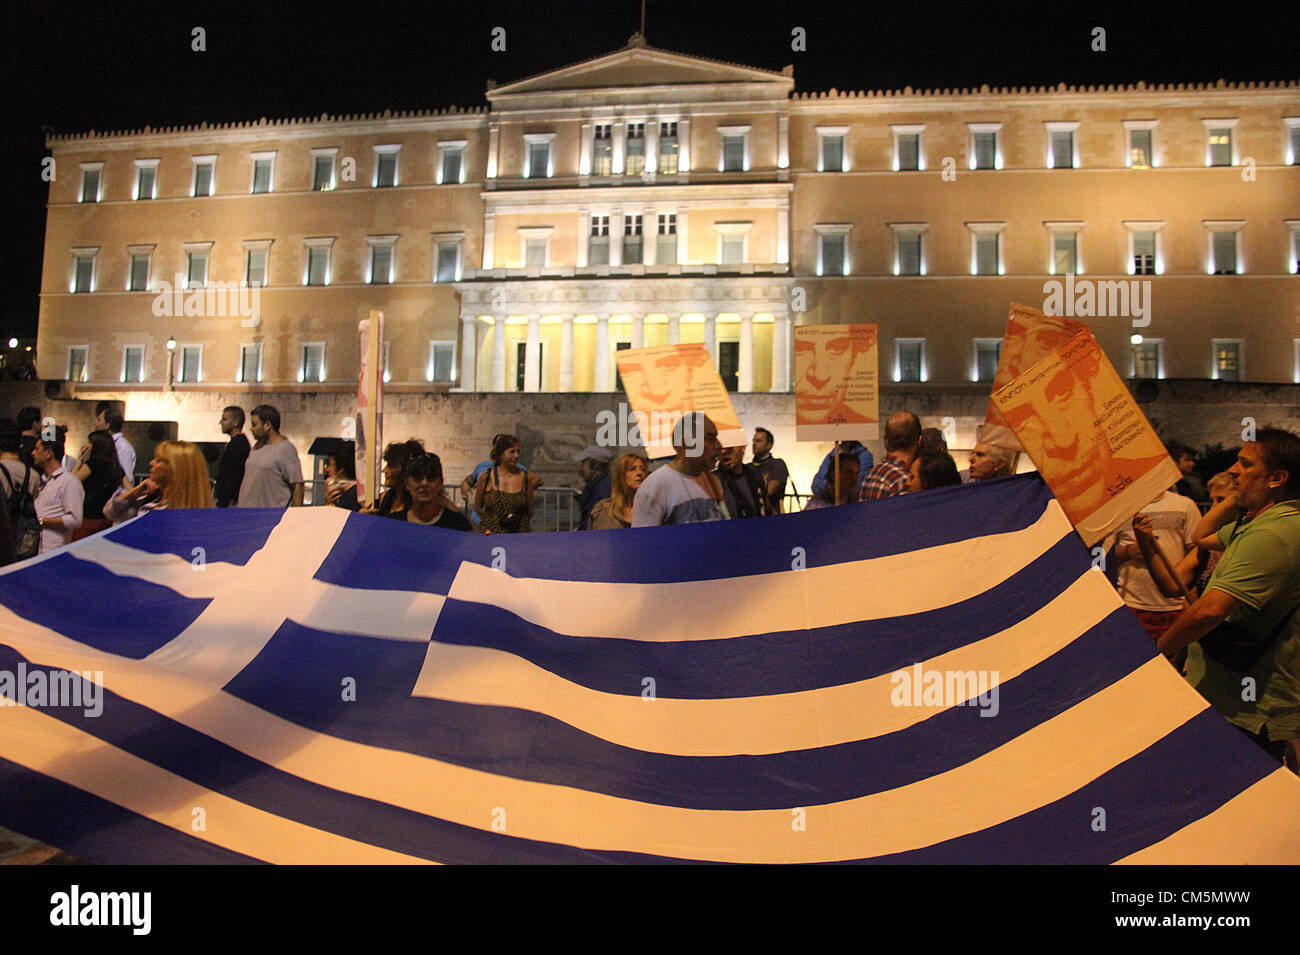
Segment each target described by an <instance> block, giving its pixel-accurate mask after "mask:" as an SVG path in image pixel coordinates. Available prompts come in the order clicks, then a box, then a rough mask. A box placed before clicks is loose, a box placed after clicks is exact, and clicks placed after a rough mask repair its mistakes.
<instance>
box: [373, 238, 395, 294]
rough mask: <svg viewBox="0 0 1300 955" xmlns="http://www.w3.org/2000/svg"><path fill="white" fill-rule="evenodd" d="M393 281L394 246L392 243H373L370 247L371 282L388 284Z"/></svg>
mask: <svg viewBox="0 0 1300 955" xmlns="http://www.w3.org/2000/svg"><path fill="white" fill-rule="evenodd" d="M392 281H393V247H392V245H388V244H384V245H372V246H371V247H370V284H371V285H388V284H389V283H391V282H392Z"/></svg>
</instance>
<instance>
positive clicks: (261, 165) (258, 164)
mask: <svg viewBox="0 0 1300 955" xmlns="http://www.w3.org/2000/svg"><path fill="white" fill-rule="evenodd" d="M274 165H275V159H274V158H273V157H271V156H263V157H261V158H254V159H253V188H252V190H251V191H252V193H253V194H254V195H261V194H263V193H267V192H270V191H271V172H272V169H273V167H274Z"/></svg>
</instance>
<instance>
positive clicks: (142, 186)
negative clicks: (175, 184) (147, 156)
mask: <svg viewBox="0 0 1300 955" xmlns="http://www.w3.org/2000/svg"><path fill="white" fill-rule="evenodd" d="M157 182H158V164H157V163H156V162H151V163H149V164H148V165H137V166H136V167H135V197H136V198H137V199H152V198H153V197H154V189H155V186H156V185H157Z"/></svg>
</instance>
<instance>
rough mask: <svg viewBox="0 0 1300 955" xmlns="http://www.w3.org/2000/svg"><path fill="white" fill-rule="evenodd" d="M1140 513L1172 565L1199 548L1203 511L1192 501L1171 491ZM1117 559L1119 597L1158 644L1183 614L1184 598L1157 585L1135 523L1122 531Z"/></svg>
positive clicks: (1118, 540)
mask: <svg viewBox="0 0 1300 955" xmlns="http://www.w3.org/2000/svg"><path fill="white" fill-rule="evenodd" d="M1140 513H1142V514H1145V515H1146V516H1147V517H1149V518H1151V524H1152V526H1153V527H1154V529H1155V538H1156V540H1157V541H1159V543H1160V547H1161V549H1162V550H1163V551H1164V552H1165V556H1166V557H1168V558H1169V563H1170V564H1177V563H1178V562H1179V561H1180V560H1182V559H1183V555H1184V554H1186V553H1187V552H1188V550H1190V549H1191V548H1193V547H1195V546H1196V537H1195V535H1194V532H1195V530H1196V525H1197V524H1199V523H1200V522H1201V511H1200V509H1199V508H1198V507H1197V506H1196V503H1195V502H1194V501H1193V500H1192V499H1191V498H1189V497H1183V495H1181V494H1175V493H1174V492H1173V490H1168V491H1165V492H1164V493H1163V494H1161V495H1160V496H1159V497H1158V498H1156V499H1155V500H1154V501H1152V502H1151V503H1150V504H1148V505H1147V506H1146V507H1144V508H1142V510H1141V512H1140ZM1115 559H1116V560H1118V561H1119V562H1120V564H1119V578H1118V581H1117V583H1116V589H1118V590H1119V595H1120V598H1121V599H1122V600H1123V601H1124V603H1125V604H1127V605H1128V607H1129V609H1130V610H1132V611H1133V613H1134V614H1136V615H1137V618H1138V622H1140V623H1141V624H1142V626H1143V628H1144V629H1145V630H1146V632H1147V633H1148V634H1150V636H1151V639H1152V640H1156V641H1159V639H1160V637H1161V636H1162V635H1163V634H1164V632H1165V631H1166V630H1168V629H1169V628H1170V627H1172V626H1173V625H1174V621H1175V620H1177V619H1178V616H1179V614H1181V613H1182V611H1183V608H1184V603H1183V600H1182V598H1172V599H1171V598H1169V597H1166V596H1165V595H1164V594H1162V593H1161V592H1160V588H1159V587H1157V586H1156V582H1155V581H1154V580H1153V579H1152V577H1151V571H1149V570H1147V566H1146V563H1145V562H1144V561H1143V560H1142V551H1141V550H1140V549H1139V548H1138V545H1137V538H1136V537H1134V535H1133V525H1132V522H1130V523H1128V524H1125V525H1124V526H1123V527H1121V528H1120V530H1119V536H1118V538H1117V539H1116V542H1115Z"/></svg>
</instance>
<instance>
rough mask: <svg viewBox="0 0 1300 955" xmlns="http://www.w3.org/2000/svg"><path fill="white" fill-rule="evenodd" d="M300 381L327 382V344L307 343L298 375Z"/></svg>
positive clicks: (303, 349)
mask: <svg viewBox="0 0 1300 955" xmlns="http://www.w3.org/2000/svg"><path fill="white" fill-rule="evenodd" d="M298 375H299V377H298V380H299V381H310V382H322V381H324V380H325V343H324V342H306V343H304V344H303V346H302V364H301V366H300V370H299V373H298Z"/></svg>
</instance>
